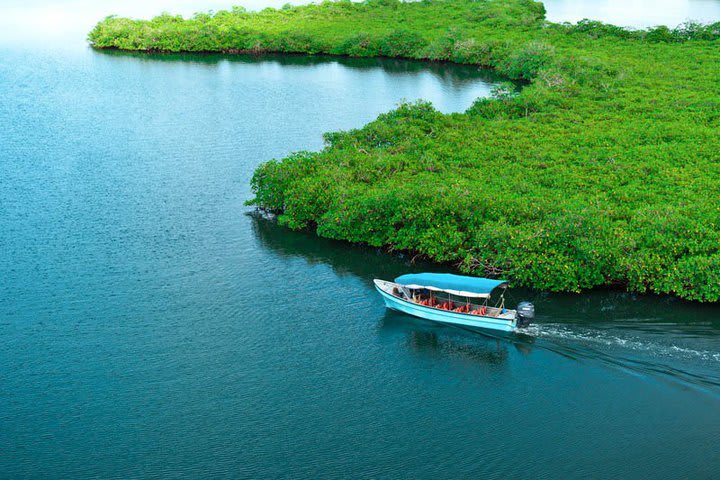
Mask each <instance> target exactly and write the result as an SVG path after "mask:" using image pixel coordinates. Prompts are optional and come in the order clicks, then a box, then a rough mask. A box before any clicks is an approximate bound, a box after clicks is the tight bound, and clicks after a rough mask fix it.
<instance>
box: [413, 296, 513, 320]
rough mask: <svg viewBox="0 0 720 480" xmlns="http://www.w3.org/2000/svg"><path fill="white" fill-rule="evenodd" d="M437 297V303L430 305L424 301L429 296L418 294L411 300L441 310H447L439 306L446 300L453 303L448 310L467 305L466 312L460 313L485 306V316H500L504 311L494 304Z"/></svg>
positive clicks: (470, 311)
mask: <svg viewBox="0 0 720 480" xmlns="http://www.w3.org/2000/svg"><path fill="white" fill-rule="evenodd" d="M435 298H436V301H437V303H436V304H434V305H428V304H424V303H422V301H423V300H428V299H427V298H421V297H417V296H416V297H412V298H410V300H411V301H412V302H413V303H416V304H418V305H422V306H425V307H430V308H437V309H440V310H447V309H441V308H439V307H440V306H441V305H443V304H445V303H446V302H451V303H452V309H450V310H447V311H453V310H454V309H456V308H458V307H465V310H466V311H464V312H458V313H472V312H474V311H475V310H479V309H482V308H484V309H485V311H484V312H483V316H485V317H497V316H499V315H500V314H501V313H503V309H502V308H499V307H492V306H490V305H487V304H486V303H473V302H467V301H462V300H453V299H449V298H448V299H445V298H437V297H435Z"/></svg>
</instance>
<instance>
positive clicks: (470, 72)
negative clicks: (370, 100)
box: [93, 49, 520, 86]
mask: <svg viewBox="0 0 720 480" xmlns="http://www.w3.org/2000/svg"><path fill="white" fill-rule="evenodd" d="M93 51H94V52H97V54H99V55H102V56H106V57H108V58H116V59H132V61H135V62H137V61H141V62H170V63H172V62H178V63H194V64H197V65H206V66H208V67H217V66H218V65H220V64H222V63H223V62H227V63H231V64H248V65H258V64H269V65H272V64H275V65H278V66H282V67H286V68H292V67H299V68H304V67H315V66H322V65H333V64H336V65H340V66H342V67H346V68H349V69H352V70H359V71H372V70H377V69H380V70H381V71H382V72H383V73H384V74H385V75H388V76H390V77H392V76H393V75H406V74H408V73H423V72H429V73H431V74H433V75H435V76H436V77H438V78H440V79H442V80H443V81H444V82H447V83H449V84H452V85H463V84H469V83H476V82H484V83H491V84H494V83H497V82H500V81H503V80H505V81H507V79H505V78H503V77H502V76H500V75H498V74H496V73H495V72H494V71H492V70H490V69H486V68H479V67H476V66H473V65H461V64H448V63H446V62H428V61H420V60H411V59H397V58H376V57H375V58H355V57H344V56H333V55H305V54H270V53H268V54H262V55H252V54H224V53H159V52H151V53H148V52H127V51H123V50H113V49H107V50H105V49H102V50H101V49H94V50H93ZM515 83H516V84H517V85H518V86H519V85H520V84H519V83H517V82H515Z"/></svg>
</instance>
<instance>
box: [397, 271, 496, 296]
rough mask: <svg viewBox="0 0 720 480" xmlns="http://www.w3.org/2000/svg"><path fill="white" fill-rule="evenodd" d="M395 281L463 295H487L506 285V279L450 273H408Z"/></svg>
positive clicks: (408, 285)
mask: <svg viewBox="0 0 720 480" xmlns="http://www.w3.org/2000/svg"><path fill="white" fill-rule="evenodd" d="M395 283H399V284H400V285H404V286H406V287H408V288H426V289H428V290H436V291H443V292H448V293H451V294H453V295H460V296H463V297H485V298H487V297H489V296H490V293H491V292H492V291H493V290H495V289H496V288H498V287H500V286H503V285H505V286H507V283H508V282H507V280H492V279H490V278H479V277H466V276H463V275H452V274H450V273H409V274H407V275H401V276H399V277H397V278H396V279H395Z"/></svg>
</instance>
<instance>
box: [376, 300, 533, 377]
mask: <svg viewBox="0 0 720 480" xmlns="http://www.w3.org/2000/svg"><path fill="white" fill-rule="evenodd" d="M378 331H379V332H380V333H381V334H383V335H389V336H393V335H403V336H404V338H405V344H406V345H407V346H408V348H409V349H410V350H411V351H413V352H416V353H420V354H428V355H432V356H437V357H452V358H462V359H466V360H471V361H474V362H479V363H483V364H487V365H492V366H500V365H504V364H506V363H507V361H508V357H509V355H510V348H511V347H514V348H515V350H517V351H518V352H520V353H522V354H527V353H529V352H530V350H531V348H532V342H533V339H532V338H522V337H513V336H505V337H503V336H496V335H493V334H492V332H484V331H479V330H477V329H472V328H458V327H455V326H446V325H441V324H437V323H434V322H429V321H425V320H422V319H417V318H414V317H409V316H407V315H404V314H402V313H399V312H395V311H393V310H386V311H385V313H384V315H383V318H382V319H381V321H380V323H379V325H378Z"/></svg>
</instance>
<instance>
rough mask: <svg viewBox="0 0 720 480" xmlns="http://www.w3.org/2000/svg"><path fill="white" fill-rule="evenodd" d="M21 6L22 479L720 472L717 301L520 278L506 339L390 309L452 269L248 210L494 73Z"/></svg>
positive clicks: (7, 273) (14, 26)
mask: <svg viewBox="0 0 720 480" xmlns="http://www.w3.org/2000/svg"><path fill="white" fill-rule="evenodd" d="M25 3H27V5H25ZM25 3H22V4H21V3H20V2H17V3H13V2H11V3H10V6H8V7H0V14H1V13H7V15H0V17H1V18H3V19H4V20H2V21H0V23H2V22H4V24H3V25H2V27H3V28H0V31H2V34H1V35H0V339H2V341H0V478H3V479H5V478H8V479H11V478H147V477H171V478H176V477H186V478H197V477H200V476H204V477H235V478H297V477H310V478H337V477H361V478H368V477H373V478H388V477H393V478H482V477H489V478H508V477H514V478H588V477H591V478H626V479H633V478H638V479H644V478H649V477H653V478H681V477H682V478H717V477H720V457H719V456H718V453H717V446H718V443H719V442H720V307H717V306H707V305H705V306H703V305H698V304H688V303H684V302H680V301H676V300H672V299H669V298H661V297H643V296H633V295H629V294H624V293H612V292H593V293H588V294H583V295H577V296H575V295H546V294H542V293H537V292H528V291H518V290H514V291H513V292H512V297H513V299H512V301H513V302H514V301H517V300H520V299H530V300H532V301H534V302H535V304H536V308H537V310H538V313H539V324H538V325H537V326H535V327H533V328H532V329H530V331H529V334H528V335H524V336H522V337H517V338H514V339H510V340H508V339H496V338H492V337H488V336H485V335H482V334H480V333H478V332H473V331H468V330H463V329H458V328H454V327H442V326H437V325H433V324H430V323H426V322H423V321H420V320H415V319H412V318H409V317H406V316H403V315H400V314H396V313H392V312H388V311H386V310H385V308H384V306H383V304H382V301H381V300H380V298H379V296H378V295H377V294H376V293H375V292H374V291H373V288H372V279H373V278H374V277H380V278H392V277H394V276H395V275H398V274H401V273H406V272H408V271H413V270H421V269H425V268H432V267H428V266H423V265H412V264H410V263H409V261H408V259H405V258H400V257H393V256H388V255H385V254H383V253H381V252H379V251H376V250H373V249H364V248H356V247H352V246H348V245H346V244H342V243H337V242H330V241H325V240H321V239H317V238H316V237H314V236H312V235H308V234H304V233H293V232H289V231H287V230H284V229H282V228H279V227H278V226H276V225H275V224H274V223H273V222H271V221H268V220H265V219H263V218H259V217H257V216H254V215H252V211H251V210H250V209H248V208H246V207H244V206H243V201H244V200H246V199H247V198H249V197H250V195H251V193H250V191H249V186H248V184H249V180H250V177H251V174H252V171H253V169H254V168H255V167H256V166H257V165H258V164H259V163H260V162H262V161H264V160H268V159H270V158H277V157H282V156H285V155H287V154H288V153H290V152H292V151H296V150H303V149H306V150H316V149H318V148H321V146H322V137H321V135H322V133H323V132H326V131H333V130H338V129H349V128H355V127H359V126H362V125H363V124H364V123H366V122H368V121H370V120H372V119H373V118H375V117H376V116H377V115H378V114H379V113H381V112H384V111H387V110H389V109H391V108H392V107H393V106H394V105H395V104H396V103H397V102H398V101H400V100H401V99H403V98H406V99H409V100H412V99H416V98H418V97H422V98H425V99H429V100H432V101H433V102H434V103H435V105H436V106H437V107H438V108H440V109H441V110H443V111H445V112H454V111H462V110H464V109H465V108H467V107H468V106H469V105H470V103H471V102H472V100H473V99H474V98H476V97H478V96H482V95H486V94H487V93H488V91H489V89H490V88H491V85H492V83H493V82H494V81H495V79H494V78H493V77H492V76H490V75H488V74H484V73H483V72H479V71H477V70H476V69H473V68H469V67H451V66H448V65H424V64H420V63H413V62H399V61H377V60H338V59H330V58H304V57H261V58H253V57H224V56H183V55H174V56H167V55H166V56H159V55H156V56H143V55H128V54H119V53H100V52H94V51H91V50H89V49H87V48H86V47H85V45H84V43H83V37H84V34H85V32H86V30H87V28H89V26H91V25H92V21H94V19H95V17H88V15H87V14H80V13H78V12H79V10H76V9H71V8H68V9H67V10H65V12H66V14H67V16H66V17H62V16H59V17H56V20H57V21H53V17H52V15H49V14H48V15H47V18H45V17H43V15H41V13H42V12H44V10H43V8H42V7H43V4H41V3H40V2H32V1H31V2H25ZM70 4H72V5H74V6H75V7H79V6H83V5H82V4H81V2H69V4H68V5H70ZM129 4H133V3H132V2H130V3H129ZM129 4H128V3H124V4H111V3H109V2H106V3H105V4H103V3H101V2H96V3H93V4H92V6H91V5H89V4H88V5H87V7H88V11H90V12H92V13H93V14H95V11H100V10H103V11H104V12H105V13H110V12H113V11H117V12H119V13H125V14H128V12H127V11H123V10H122V8H128V7H127V5H129ZM166 4H167V2H166ZM166 4H162V2H157V5H154V6H155V7H156V8H154V9H152V10H154V11H160V10H162V9H164V8H166V9H170V8H171V7H170V6H167V5H166ZM181 4H182V8H185V9H189V10H190V11H192V8H190V7H192V3H191V2H181ZM53 5H54V6H53V7H52V8H50V7H48V8H49V10H48V11H50V12H54V11H56V10H57V12H60V10H62V9H60V8H59V7H58V4H57V3H54V4H53ZM217 5H220V4H212V5H210V4H208V3H207V2H206V3H204V4H198V7H197V9H198V10H204V9H207V8H210V7H211V6H217ZM152 6H153V2H144V3H143V4H142V5H141V4H140V2H137V5H135V8H137V10H135V12H137V15H141V14H150V13H154V11H152V12H149V13H148V12H146V10H150V7H152ZM221 6H226V5H221ZM26 7H27V8H26ZM101 7H102V8H101ZM114 7H118V8H117V9H116V8H114ZM3 8H7V12H2V10H3ZM217 8H219V7H217ZM53 9H56V10H53ZM93 9H95V10H93ZM23 12H24V13H23ZM45 13H47V12H45ZM103 14H104V13H103ZM58 15H61V14H60V13H58ZM98 15H100V16H102V14H98ZM61 20H62V21H61ZM680 21H682V19H680ZM43 25H44V26H45V27H41V26H43Z"/></svg>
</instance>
